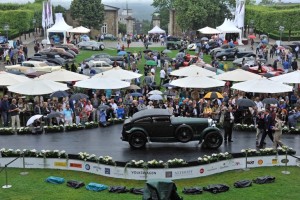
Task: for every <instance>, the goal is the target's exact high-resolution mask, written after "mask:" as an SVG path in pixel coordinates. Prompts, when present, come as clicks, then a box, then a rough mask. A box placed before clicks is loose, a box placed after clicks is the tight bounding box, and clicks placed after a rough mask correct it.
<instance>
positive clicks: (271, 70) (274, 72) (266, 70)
mask: <svg viewBox="0 0 300 200" xmlns="http://www.w3.org/2000/svg"><path fill="white" fill-rule="evenodd" d="M249 71H250V72H253V73H256V74H261V75H264V74H266V73H269V74H272V75H274V76H278V75H280V74H282V73H283V72H284V71H283V70H282V69H277V70H274V68H273V67H272V66H266V65H264V66H262V67H261V72H259V71H258V66H254V67H249Z"/></svg>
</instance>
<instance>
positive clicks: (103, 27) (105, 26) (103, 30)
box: [101, 23, 107, 33]
mask: <svg viewBox="0 0 300 200" xmlns="http://www.w3.org/2000/svg"><path fill="white" fill-rule="evenodd" d="M101 29H102V33H107V24H106V23H105V24H103V26H102V28H101Z"/></svg>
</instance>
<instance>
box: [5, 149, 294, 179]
mask: <svg viewBox="0 0 300 200" xmlns="http://www.w3.org/2000/svg"><path fill="white" fill-rule="evenodd" d="M12 160H14V158H13V157H11V158H0V167H4V166H5V165H6V164H7V163H9V162H11V161H12ZM24 161H25V168H45V169H66V170H73V171H82V172H88V173H93V174H98V175H103V176H107V177H114V178H123V179H133V180H145V179H156V178H166V179H171V180H176V179H184V178H195V177H202V176H208V175H212V174H217V173H220V172H225V171H230V170H235V169H243V168H245V167H246V159H245V158H235V159H230V160H224V161H219V162H216V163H211V164H206V165H199V166H193V167H184V168H168V169H148V170H145V169H142V168H127V169H126V170H125V168H124V167H115V166H109V165H103V164H98V163H92V162H84V161H81V160H66V159H58V158H57V159H55V158H53V159H51V158H47V159H44V158H25V160H24ZM285 164H287V165H288V166H297V165H298V166H300V160H298V159H297V158H294V157H292V156H288V157H287V158H286V157H285V155H280V156H277V157H276V156H261V157H248V158H247V167H249V168H255V167H260V166H284V165H285ZM9 167H16V168H23V159H22V158H20V159H17V160H16V161H14V162H13V163H11V164H10V165H9Z"/></svg>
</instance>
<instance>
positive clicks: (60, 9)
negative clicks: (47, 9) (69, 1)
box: [53, 5, 66, 17]
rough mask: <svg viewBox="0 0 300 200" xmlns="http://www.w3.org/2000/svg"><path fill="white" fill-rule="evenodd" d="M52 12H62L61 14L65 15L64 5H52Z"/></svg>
mask: <svg viewBox="0 0 300 200" xmlns="http://www.w3.org/2000/svg"><path fill="white" fill-rule="evenodd" d="M53 13H62V14H63V16H64V17H65V14H66V9H65V8H64V7H62V6H61V5H57V6H55V7H53Z"/></svg>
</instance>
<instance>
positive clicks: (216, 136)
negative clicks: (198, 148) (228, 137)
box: [204, 131, 223, 149]
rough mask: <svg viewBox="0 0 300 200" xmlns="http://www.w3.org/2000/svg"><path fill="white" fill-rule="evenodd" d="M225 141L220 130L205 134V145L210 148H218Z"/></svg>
mask: <svg viewBox="0 0 300 200" xmlns="http://www.w3.org/2000/svg"><path fill="white" fill-rule="evenodd" d="M222 143H223V136H222V135H221V133H220V132H218V131H212V132H209V133H207V134H206V135H205V138H204V145H205V147H207V148H209V149H217V148H219V147H220V146H221V145H222Z"/></svg>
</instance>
